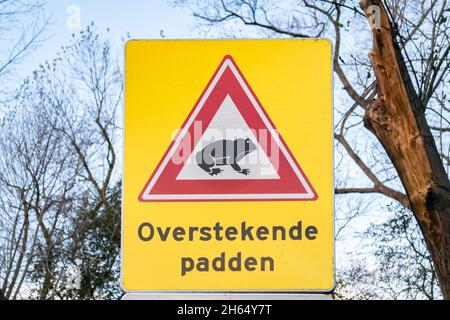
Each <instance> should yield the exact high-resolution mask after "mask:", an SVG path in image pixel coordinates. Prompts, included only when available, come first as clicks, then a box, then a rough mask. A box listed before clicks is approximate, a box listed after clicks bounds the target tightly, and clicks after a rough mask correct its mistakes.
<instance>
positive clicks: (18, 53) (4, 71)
mask: <svg viewBox="0 0 450 320" xmlns="http://www.w3.org/2000/svg"><path fill="white" fill-rule="evenodd" d="M48 23H49V20H48V18H47V17H46V16H45V15H44V2H43V1H41V0H32V1H21V0H0V79H2V81H3V85H2V88H1V89H0V93H1V94H6V91H8V90H10V89H13V88H12V87H11V88H8V87H7V85H6V83H7V82H6V81H7V80H10V79H11V78H13V75H14V66H16V65H17V64H19V63H20V62H22V61H23V59H24V58H25V57H26V56H27V54H29V53H31V52H32V51H33V50H34V49H35V48H36V47H37V46H39V45H40V44H41V42H42V41H43V40H45V39H44V37H45V29H46V26H47V25H48ZM2 98H3V99H5V98H7V97H6V96H4V97H2Z"/></svg>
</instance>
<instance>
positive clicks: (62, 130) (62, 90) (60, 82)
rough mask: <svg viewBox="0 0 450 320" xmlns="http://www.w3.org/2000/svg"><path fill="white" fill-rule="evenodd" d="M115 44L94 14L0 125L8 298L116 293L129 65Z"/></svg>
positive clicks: (28, 84)
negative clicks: (121, 138)
mask: <svg viewBox="0 0 450 320" xmlns="http://www.w3.org/2000/svg"><path fill="white" fill-rule="evenodd" d="M111 51H112V49H111V45H110V42H109V41H108V40H107V37H102V36H101V35H100V34H99V33H97V32H96V31H95V28H94V26H93V24H91V25H90V26H89V27H88V28H87V29H86V30H83V31H81V32H80V34H79V35H78V36H75V35H74V37H73V40H72V43H71V44H70V45H68V46H65V47H63V50H62V52H61V53H60V55H59V56H58V57H57V58H56V59H55V60H53V61H51V62H46V63H44V64H42V65H41V66H40V68H39V69H38V70H36V71H35V72H34V74H33V76H32V77H30V78H28V79H27V80H26V81H25V82H24V84H23V86H22V87H21V88H20V90H19V91H18V93H17V96H16V99H14V100H13V101H12V102H10V105H9V110H10V111H9V112H8V113H7V116H6V117H5V119H4V123H3V126H2V127H1V132H0V135H1V139H0V141H1V143H0V150H1V153H2V157H1V159H0V165H1V168H0V181H1V182H2V183H1V187H0V204H1V207H0V208H1V213H0V215H1V216H2V219H1V222H0V223H1V224H2V229H1V230H2V231H1V236H2V237H3V238H2V240H3V241H0V266H1V268H0V287H1V288H2V292H4V295H5V297H6V298H20V297H36V298H39V299H51V298H55V297H59V298H98V297H108V296H112V295H114V294H116V295H117V291H118V290H119V285H120V284H119V282H118V281H117V279H118V275H117V270H118V260H117V256H118V250H119V249H118V248H119V240H118V239H119V234H120V218H119V217H120V203H119V201H120V188H119V187H118V186H117V185H118V183H119V181H120V176H119V174H118V173H117V172H116V170H117V165H116V163H117V155H116V151H115V150H116V140H117V137H118V131H119V129H120V128H119V126H118V125H117V124H118V119H119V117H120V114H118V111H119V110H120V106H121V102H122V73H121V71H120V68H119V62H118V61H117V59H116V58H115V54H113V53H112V52H111ZM95 268H98V269H95ZM112 280H115V282H114V285H113V286H114V287H115V288H116V290H115V291H114V290H113V291H111V292H109V290H106V289H105V288H106V287H107V286H109V285H111V284H108V283H109V282H111V281H112ZM102 290H103V291H102ZM100 291H102V292H100ZM104 291H108V292H107V293H105V292H104Z"/></svg>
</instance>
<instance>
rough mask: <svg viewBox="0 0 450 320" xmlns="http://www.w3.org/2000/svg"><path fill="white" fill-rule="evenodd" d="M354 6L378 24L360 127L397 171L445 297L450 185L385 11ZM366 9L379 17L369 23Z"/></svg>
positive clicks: (449, 268)
mask: <svg viewBox="0 0 450 320" xmlns="http://www.w3.org/2000/svg"><path fill="white" fill-rule="evenodd" d="M360 5H361V8H362V9H363V10H364V11H365V13H366V15H367V18H368V19H369V20H370V21H371V22H373V21H377V22H379V24H378V25H374V24H373V23H371V24H372V32H373V48H372V50H371V52H370V54H369V57H370V60H371V61H372V66H373V68H374V72H375V75H376V78H377V89H378V97H377V99H375V100H374V101H372V102H371V104H370V105H369V106H368V108H367V109H366V113H365V115H364V125H365V126H366V128H368V129H369V130H370V131H371V132H372V133H373V134H374V135H375V136H376V137H377V138H378V140H379V141H380V143H381V144H382V145H383V147H384V149H385V150H386V152H387V154H388V156H389V158H390V160H391V161H392V163H393V165H394V167H395V168H396V170H397V173H398V175H399V177H400V179H401V182H402V184H403V187H404V188H405V191H406V193H407V195H408V198H409V202H410V206H411V210H412V211H413V213H414V216H415V217H416V220H417V222H418V224H419V226H420V229H421V231H422V234H423V237H424V239H425V242H426V244H427V246H428V250H429V252H430V254H431V257H432V259H433V263H434V266H435V269H436V273H437V276H438V278H439V284H440V287H441V291H442V294H443V296H444V298H445V299H450V182H449V179H448V176H447V174H446V172H445V169H444V166H443V163H442V160H441V159H440V157H439V153H438V150H437V148H436V144H435V141H434V139H433V136H432V134H431V131H430V128H429V126H428V124H427V121H426V119H425V114H424V106H423V105H422V103H421V101H420V99H419V97H418V95H417V93H416V91H415V89H414V87H413V85H412V82H411V79H410V77H409V74H408V71H407V68H406V64H405V61H404V59H403V56H402V54H401V51H400V48H399V46H398V44H397V43H396V41H395V36H394V33H393V30H392V26H391V23H390V20H389V18H388V15H387V13H386V10H385V8H384V7H383V5H382V4H381V1H379V0H361V2H360ZM372 5H375V6H377V7H378V9H379V13H380V16H379V17H376V18H375V19H374V17H373V16H371V15H372V13H373V12H372V11H373V8H374V7H370V6H372ZM378 9H377V10H376V11H378ZM376 11H375V12H376ZM378 18H379V19H378Z"/></svg>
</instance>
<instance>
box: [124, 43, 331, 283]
mask: <svg viewBox="0 0 450 320" xmlns="http://www.w3.org/2000/svg"><path fill="white" fill-rule="evenodd" d="M331 55H332V48H331V44H330V42H329V41H327V40H287V39H286V40H149V41H129V42H128V43H127V46H126V55H125V60H126V61H125V66H126V72H125V73H126V75H125V125H124V127H125V128H124V135H125V137H124V178H123V226H122V232H123V234H122V286H123V288H124V289H125V290H127V291H162V290H170V291H172V290H180V291H192V290H202V291H222V290H227V291H228V290H236V291H243V290H244V291H266V290H278V291H293V290H295V291H329V290H332V289H333V287H334V239H333V174H332V172H333V171H332V170H333V155H332V129H333V128H332V106H331V104H332V64H331V63H332V61H331V59H332V58H331Z"/></svg>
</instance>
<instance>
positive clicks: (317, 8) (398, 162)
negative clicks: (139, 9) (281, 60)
mask: <svg viewBox="0 0 450 320" xmlns="http://www.w3.org/2000/svg"><path fill="white" fill-rule="evenodd" d="M175 4H177V5H183V6H187V7H189V8H190V10H192V12H193V14H194V16H196V17H198V18H199V19H200V20H201V21H202V22H203V23H204V25H205V26H207V27H208V28H213V27H220V29H221V30H227V32H228V34H225V35H229V34H239V35H242V34H243V32H244V31H243V29H242V27H243V26H245V27H247V28H249V29H250V30H249V31H248V32H247V33H246V34H254V35H261V34H263V35H264V36H268V37H300V38H315V37H329V38H332V39H333V40H334V58H333V65H334V71H335V73H336V75H337V77H338V79H339V85H338V87H337V89H339V90H342V91H341V92H339V93H338V94H337V97H338V99H337V105H336V106H335V110H336V118H337V119H338V121H336V128H335V139H336V142H337V148H338V152H339V153H341V152H342V153H344V154H345V157H343V158H340V159H339V161H338V162H337V163H338V164H340V165H342V167H341V168H338V185H337V189H336V193H337V194H345V195H349V194H353V193H361V194H366V195H373V194H382V195H384V196H386V197H388V198H391V199H393V200H395V201H397V202H398V203H399V204H400V205H401V206H402V207H403V208H405V209H407V211H405V213H404V214H411V213H412V214H414V217H415V219H416V220H417V222H418V226H419V228H420V230H421V234H422V236H423V239H424V240H425V243H426V245H427V248H428V250H429V253H430V256H431V258H432V260H433V263H434V268H435V271H436V276H437V278H438V280H439V283H440V288H441V290H442V293H443V296H444V297H445V298H447V299H450V254H449V252H450V211H449V210H450V183H449V179H448V166H449V163H448V160H449V152H450V146H449V139H448V136H445V134H446V133H448V132H449V130H448V126H449V125H450V123H449V121H448V120H447V119H448V118H449V117H448V116H449V108H448V107H447V104H448V102H449V100H448V95H447V91H446V85H445V84H446V83H448V81H449V72H448V70H449V68H450V64H449V54H450V41H449V40H450V22H449V19H448V18H447V16H448V12H449V10H450V5H449V3H448V2H447V1H445V0H443V1H437V0H435V1H425V0H414V1H400V0H398V1H397V0H390V1H375V0H374V1H361V3H360V4H361V8H360V7H358V6H357V4H356V3H355V2H354V1H345V0H339V1H328V0H321V1H306V0H303V1H285V2H283V3H279V2H273V1H264V0H261V1H257V0H248V1H246V0H221V1H196V0H192V1H190V0H182V1H176V2H175ZM367 21H368V22H369V24H368V23H367ZM369 25H370V28H369ZM372 39H373V44H371V43H372ZM372 45H373V49H372V50H371V51H370V47H371V46H372ZM369 51H370V54H369ZM368 55H370V59H369V57H368ZM344 93H345V94H344ZM362 125H364V126H365V127H366V128H367V129H369V131H370V132H371V133H372V134H373V135H374V136H375V137H376V139H374V136H370V135H368V134H367V131H363V130H361V127H362ZM361 149H363V150H365V152H364V151H361ZM338 157H340V155H338ZM349 161H351V162H352V163H353V166H355V165H356V167H357V168H359V169H360V173H359V175H357V176H355V174H354V173H351V172H349V173H348V175H345V176H344V175H340V174H343V173H344V172H343V171H342V170H340V169H342V168H345V167H346V166H347V165H348V164H349V163H350V162H349ZM444 165H445V166H444ZM350 181H353V182H356V184H353V183H349V182H350ZM350 216H351V214H350ZM397 231H398V230H392V232H397ZM394 234H395V233H394ZM397 236H400V235H399V234H397Z"/></svg>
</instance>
